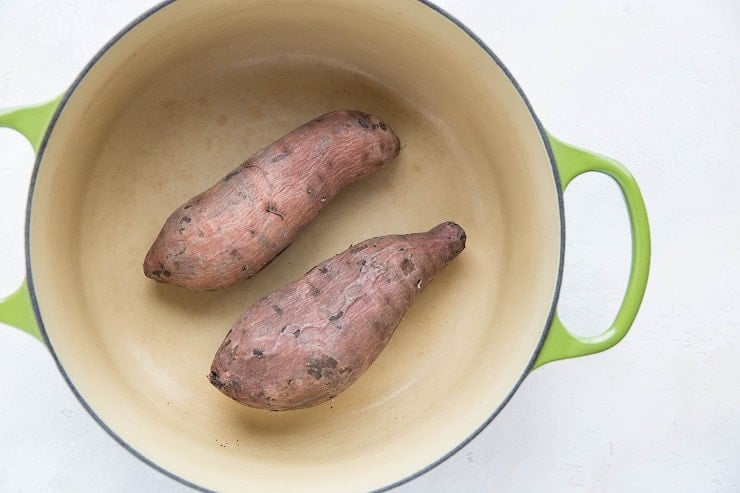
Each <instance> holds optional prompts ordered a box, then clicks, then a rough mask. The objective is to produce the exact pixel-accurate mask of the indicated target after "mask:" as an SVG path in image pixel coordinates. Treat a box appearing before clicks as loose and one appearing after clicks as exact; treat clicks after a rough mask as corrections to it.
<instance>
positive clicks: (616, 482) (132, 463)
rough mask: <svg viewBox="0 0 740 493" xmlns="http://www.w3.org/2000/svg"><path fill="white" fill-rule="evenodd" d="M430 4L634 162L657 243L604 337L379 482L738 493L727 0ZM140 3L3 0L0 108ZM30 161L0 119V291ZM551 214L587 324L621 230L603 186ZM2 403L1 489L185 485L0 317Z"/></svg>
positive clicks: (734, 27) (737, 299) (565, 131)
mask: <svg viewBox="0 0 740 493" xmlns="http://www.w3.org/2000/svg"><path fill="white" fill-rule="evenodd" d="M438 3H439V5H440V6H442V7H443V8H445V9H447V10H448V11H449V12H451V13H452V14H454V15H455V16H457V17H458V18H459V19H460V20H462V21H463V22H464V23H466V24H467V25H468V26H469V27H470V28H472V29H473V30H474V31H475V32H476V33H477V34H478V35H479V36H480V37H481V38H482V39H483V40H484V41H485V42H486V43H488V45H489V46H490V47H491V48H492V49H493V51H494V52H495V53H496V54H497V55H498V56H499V57H500V58H501V59H502V60H503V61H504V63H505V64H506V65H507V66H508V68H509V69H510V70H511V71H512V73H513V74H514V76H515V78H517V80H518V81H519V82H520V84H521V85H522V87H523V89H524V91H525V93H526V94H527V95H528V97H529V98H530V100H531V102H532V104H533V106H534V108H535V111H536V112H537V113H538V115H539V117H540V118H541V120H542V122H543V123H544V125H545V126H546V127H547V128H548V129H549V130H550V131H551V132H553V133H554V134H555V135H557V136H559V137H560V138H562V139H564V140H566V141H568V142H572V143H575V144H578V145H580V146H583V147H587V148H590V149H594V150H597V151H599V152H600V153H603V154H606V155H608V156H611V157H614V158H616V159H618V160H620V161H622V162H623V163H625V164H626V165H627V166H628V167H629V168H630V169H631V171H632V172H633V174H634V175H635V176H636V178H637V179H638V181H639V183H640V185H641V187H642V190H643V193H644V196H645V200H646V203H647V206H648V212H649V214H650V218H651V227H652V234H653V247H654V249H653V261H652V271H651V278H650V283H649V286H648V292H647V295H646V297H645V301H644V304H643V309H642V311H641V312H640V314H639V316H638V318H637V321H636V323H635V325H634V326H633V328H632V330H631V332H630V334H629V335H628V336H627V337H626V339H625V340H624V341H623V342H622V343H621V344H619V345H618V346H617V347H615V348H614V349H612V350H610V351H607V352H605V353H602V354H599V355H596V356H590V357H588V358H582V359H577V360H569V361H564V362H557V363H554V364H551V365H548V366H545V367H544V368H542V369H540V370H538V371H536V372H534V373H533V374H532V375H531V376H530V377H528V378H527V379H526V381H525V383H524V385H523V386H522V387H521V388H520V390H519V391H518V392H517V394H516V395H515V396H514V398H513V400H512V401H511V403H510V404H509V405H508V406H507V407H506V408H505V409H504V411H503V412H502V413H501V414H500V415H499V416H498V417H497V418H496V420H494V422H493V423H492V425H491V426H489V427H488V428H487V429H486V430H485V431H484V432H483V433H482V434H481V435H480V436H479V437H478V438H476V439H475V440H474V441H473V442H472V443H470V444H469V445H468V446H466V447H465V448H464V449H463V450H462V451H460V452H459V453H458V454H457V455H456V456H454V457H453V458H452V459H450V460H448V461H447V462H446V463H444V464H443V465H441V466H440V467H438V468H436V469H434V470H433V471H432V472H430V473H427V474H425V475H424V476H422V477H421V478H419V479H417V480H415V481H413V482H412V483H409V484H406V485H404V486H402V487H400V488H398V491H401V492H427V491H432V492H437V491H439V492H442V491H461V492H462V491H491V490H498V491H525V492H528V491H549V492H553V491H589V492H590V491H607V492H623V491H671V492H684V491H685V492H697V491H703V492H705V491H710V492H737V491H740V349H739V348H740V308H738V305H740V288H739V287H738V285H739V284H740V282H739V281H738V279H740V193H738V186H739V184H740V163H738V160H739V159H740V117H739V116H738V115H740V96H738V94H740V2H738V1H737V0H703V1H687V0H681V1H679V0H672V1H671V0H599V1H593V0H558V1H552V0H520V1H517V2H510V1H504V0H495V1H484V0H479V1H462V0H445V1H442V0H440V1H439V2H438ZM154 4H155V2H154V1H153V0H126V1H125V2H124V1H118V2H111V1H105V2H101V1H99V0H74V1H73V0H53V1H49V0H44V1H41V0H33V1H30V0H23V1H11V0H0V108H2V107H9V106H21V105H25V104H29V103H36V102H41V101H44V100H46V99H49V98H51V97H53V96H56V95H57V94H59V93H61V92H62V91H63V90H65V89H66V88H67V87H68V86H69V84H71V82H72V80H73V79H74V77H75V76H76V75H77V73H78V71H79V70H80V69H82V68H83V66H84V65H85V63H86V62H87V61H88V60H89V59H90V58H91V57H92V56H93V55H94V53H95V52H96V51H97V50H98V49H99V48H100V47H101V46H102V45H103V44H104V43H105V42H106V41H107V40H108V39H109V38H110V37H111V36H112V35H114V34H115V33H116V32H117V31H118V30H119V29H121V28H122V27H123V26H125V25H126V24H127V23H128V22H129V21H131V20H132V19H134V18H135V17H136V16H138V15H139V14H140V13H142V12H143V11H144V10H146V9H147V8H149V7H150V6H152V5H154ZM32 159H33V155H32V152H31V150H30V147H29V146H28V144H26V143H25V142H24V141H23V140H22V139H21V138H20V137H19V136H17V135H15V134H13V133H12V132H11V131H9V130H5V129H0V210H1V211H3V212H2V214H0V249H2V250H1V251H2V255H0V297H2V296H4V295H6V294H8V293H10V292H11V291H13V290H14V289H15V288H16V287H17V285H18V284H20V282H21V280H22V278H23V275H24V260H23V248H22V245H23V235H22V233H23V216H24V207H25V199H26V191H27V186H28V181H29V177H30V173H31V166H32ZM566 211H567V212H566V218H567V227H568V240H567V255H566V271H565V281H564V286H563V294H562V300H561V304H560V312H561V315H562V318H563V319H564V320H565V322H566V324H568V325H570V326H571V327H572V328H573V330H574V331H576V332H578V333H582V334H593V333H597V332H599V331H600V330H602V329H603V328H605V327H606V326H607V325H608V323H609V322H610V321H611V319H612V317H613V315H614V314H615V313H616V308H617V306H618V303H619V299H620V296H621V294H622V291H623V289H624V286H625V284H626V277H627V271H628V263H629V245H630V244H629V225H628V222H627V218H626V212H625V209H624V207H623V204H622V201H621V198H620V195H619V193H618V191H617V188H616V187H615V186H614V185H613V184H612V183H611V182H610V181H609V179H608V178H604V177H600V176H591V175H588V176H585V177H582V178H579V179H578V180H577V181H576V182H574V183H573V185H571V187H569V189H568V191H567V193H566ZM0 395H1V396H2V397H0V491H3V492H6V491H7V492H16V491H29V492H31V491H33V492H35V491H55V492H88V491H90V492H93V491H95V492H97V491H114V492H117V491H120V492H130V491H137V492H159V491H165V492H185V491H188V488H186V487H184V486H182V485H180V484H179V483H177V482H175V481H173V480H171V479H169V478H167V477H165V476H163V475H162V474H160V473H158V472H156V471H155V470H153V469H151V468H150V467H148V466H146V465H145V464H143V463H142V462H140V461H139V460H138V459H136V458H134V457H133V456H132V455H130V454H129V453H128V452H126V451H125V450H124V449H123V448H121V447H120V446H119V445H118V444H117V443H115V442H114V440H113V439H112V438H110V437H109V436H108V435H107V434H106V433H105V432H104V431H103V430H102V429H101V428H100V427H99V426H98V425H97V424H96V423H95V422H94V421H93V420H92V419H91V418H90V417H89V416H88V415H87V414H86V412H85V411H84V410H83V409H82V407H81V406H80V405H79V403H78V402H77V401H76V400H75V398H74V397H73V395H72V393H71V392H70V390H69V389H68V388H67V386H66V384H65V383H64V381H63V379H62V378H61V376H60V374H59V372H58V370H57V369H56V367H55V366H54V364H53V362H52V358H51V357H50V355H49V353H48V351H47V350H46V349H45V348H44V347H43V346H42V345H41V344H39V343H38V341H36V340H34V339H32V338H31V337H29V336H27V335H25V334H23V333H21V332H19V331H17V330H14V329H12V328H10V327H7V326H4V325H2V324H0ZM389 460H392V458H389Z"/></svg>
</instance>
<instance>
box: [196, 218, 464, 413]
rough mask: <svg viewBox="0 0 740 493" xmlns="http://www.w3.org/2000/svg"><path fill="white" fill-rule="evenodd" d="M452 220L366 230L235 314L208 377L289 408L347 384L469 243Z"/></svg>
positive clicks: (256, 403) (234, 392)
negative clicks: (404, 229) (390, 231)
mask: <svg viewBox="0 0 740 493" xmlns="http://www.w3.org/2000/svg"><path fill="white" fill-rule="evenodd" d="M465 241H466V235H465V232H464V231H463V229H462V228H461V227H460V226H458V225H457V224H455V223H443V224H440V225H438V226H436V227H435V228H433V229H431V230H429V231H427V232H425V233H412V234H407V235H391V236H383V237H378V238H371V239H369V240H366V241H363V242H362V243H358V244H357V245H354V246H352V247H350V248H349V249H348V250H345V251H344V252H342V253H340V254H338V255H336V256H334V257H332V258H331V259H329V260H326V261H324V262H322V263H320V264H319V265H317V266H316V267H314V268H313V269H311V270H310V271H308V272H307V273H306V274H305V275H304V276H303V277H301V278H300V279H298V280H296V281H294V282H292V283H290V284H287V285H285V286H283V287H282V288H279V289H278V290H276V291H274V292H273V293H272V294H270V295H268V296H266V297H265V298H263V299H262V300H260V301H258V302H257V303H255V304H254V305H252V306H251V307H249V308H248V309H247V310H246V312H244V314H243V315H242V316H241V317H240V318H239V320H238V321H237V322H236V324H235V325H234V326H233V327H232V328H231V330H230V331H229V333H228V335H227V336H226V338H225V339H224V341H223V343H222V344H221V346H220V348H219V349H218V351H217V353H216V356H215V358H214V360H213V363H212V365H211V372H210V374H209V380H210V381H211V383H212V384H213V385H214V386H216V387H217V388H218V389H219V390H221V392H223V393H224V394H226V395H227V396H229V397H231V398H232V399H234V400H236V401H237V402H240V403H242V404H244V405H246V406H250V407H255V408H261V409H269V410H289V409H299V408H305V407H310V406H314V405H317V404H320V403H322V402H324V401H326V400H328V399H330V398H332V397H334V396H336V395H338V394H339V393H340V392H342V391H343V390H345V389H346V388H347V387H349V386H350V385H351V384H352V383H354V382H355V381H356V380H357V378H358V377H359V376H360V375H361V374H362V373H363V372H364V371H365V370H366V369H367V368H368V367H369V366H370V364H371V363H372V362H373V361H375V359H376V358H377V357H378V355H379V354H380V353H381V351H382V350H383V349H384V348H385V346H386V344H387V343H388V341H389V339H390V338H391V336H392V335H393V332H394V331H395V329H396V327H397V325H398V324H399V322H400V321H401V319H402V317H403V315H404V313H405V312H406V310H407V309H408V308H409V306H410V305H411V303H412V302H413V300H414V299H415V297H416V296H417V295H418V293H420V292H421V291H422V290H423V289H424V288H425V287H426V286H427V284H429V282H430V281H431V280H432V278H434V276H435V275H437V274H438V273H439V272H440V271H441V270H442V269H443V268H444V267H445V266H446V265H447V264H448V263H449V262H450V261H451V260H452V259H453V258H455V257H456V256H457V255H458V254H459V253H460V252H461V251H462V250H463V249H464V248H465Z"/></svg>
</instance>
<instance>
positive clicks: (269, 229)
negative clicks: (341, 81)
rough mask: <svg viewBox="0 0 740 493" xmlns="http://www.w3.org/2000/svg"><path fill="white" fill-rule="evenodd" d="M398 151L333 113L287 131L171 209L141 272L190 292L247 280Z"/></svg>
mask: <svg viewBox="0 0 740 493" xmlns="http://www.w3.org/2000/svg"><path fill="white" fill-rule="evenodd" d="M399 149H400V142H399V139H398V137H397V136H396V135H395V134H394V133H393V131H392V130H391V128H390V127H389V126H388V125H387V124H385V123H384V122H382V121H380V120H378V119H377V118H375V117H374V116H371V115H369V114H367V113H361V112H358V111H335V112H332V113H328V114H326V115H323V116H320V117H318V118H316V119H314V120H312V121H310V122H308V123H306V124H304V125H302V126H301V127H299V128H297V129H295V130H293V131H292V132H290V133H289V134H287V135H285V136H284V137H282V138H281V139H279V140H278V141H276V142H275V143H273V144H271V145H270V146H268V147H266V148H264V149H263V150H261V151H259V152H258V153H256V154H254V155H253V156H252V157H250V158H249V159H247V160H246V162H244V163H243V164H242V165H240V166H238V167H237V168H236V169H234V170H233V171H231V172H230V173H229V174H227V175H226V176H225V177H224V178H223V179H221V180H220V181H219V182H218V183H216V184H215V185H214V186H212V187H211V188H209V189H208V190H206V191H205V192H203V193H201V194H200V195H198V196H196V197H193V198H192V199H190V200H188V201H187V202H185V203H184V204H183V205H181V206H180V207H178V208H177V210H175V212H173V213H172V215H170V217H169V218H168V219H167V221H166V222H165V224H164V226H163V227H162V230H161V231H160V233H159V235H158V236H157V238H156V240H155V241H154V244H153V245H152V246H151V248H150V249H149V252H148V253H147V255H146V258H145V260H144V274H145V275H146V276H148V277H150V278H152V279H154V280H156V281H159V282H164V283H171V284H176V285H178V286H183V287H186V288H190V289H197V290H215V289H218V288H222V287H226V286H229V285H232V284H235V283H236V282H238V281H241V280H243V279H247V278H249V277H251V276H253V275H254V274H255V273H257V272H258V271H259V270H260V269H262V268H263V267H264V266H266V265H267V264H268V263H269V262H270V261H271V260H272V259H274V258H275V257H276V256H277V255H279V254H280V253H281V252H282V251H283V250H284V249H285V248H287V247H288V246H289V245H290V244H291V243H292V242H293V240H295V238H296V237H297V236H298V234H299V233H300V231H301V230H302V229H303V228H304V226H306V225H307V224H308V223H309V222H310V221H311V220H312V219H313V218H314V217H316V215H317V214H318V213H319V211H320V210H321V209H322V208H323V207H324V206H325V205H326V204H327V203H328V202H329V201H330V200H331V199H332V198H333V197H334V196H336V195H337V194H338V193H339V192H340V191H341V190H342V189H343V188H344V187H345V186H347V185H348V184H350V183H352V182H354V181H355V180H358V179H359V178H361V177H363V176H366V175H369V174H371V173H373V172H374V171H376V170H377V169H378V168H380V167H381V166H382V165H383V164H385V163H386V162H387V161H389V160H390V159H391V158H393V157H395V156H396V155H397V154H398V152H399Z"/></svg>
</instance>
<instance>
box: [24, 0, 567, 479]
mask: <svg viewBox="0 0 740 493" xmlns="http://www.w3.org/2000/svg"><path fill="white" fill-rule="evenodd" d="M413 1H416V2H419V3H421V4H422V5H424V6H426V7H428V8H429V9H430V10H432V11H433V12H435V13H436V14H439V15H441V16H442V17H444V18H445V19H446V20H448V21H450V22H452V23H453V24H454V25H455V26H456V27H458V28H459V29H461V30H462V31H463V32H464V33H465V34H466V35H467V36H469V37H470V38H471V39H472V40H473V41H475V43H476V44H477V45H478V46H479V47H480V48H481V49H482V50H483V51H484V52H485V53H486V54H487V55H488V56H489V57H490V58H491V60H492V61H493V62H494V63H495V64H496V65H497V66H498V67H499V68H500V69H501V70H502V71H503V73H504V74H505V75H506V77H507V79H508V80H509V81H510V82H511V84H512V85H513V86H514V89H515V90H516V92H517V94H518V95H519V97H520V98H521V99H522V101H523V102H524V104H525V106H526V108H527V111H528V112H529V114H530V116H531V118H532V120H533V121H534V123H535V125H536V127H537V131H538V132H539V134H540V137H541V140H542V143H543V144H544V146H545V149H546V151H547V156H548V160H549V162H550V167H551V169H552V176H553V178H554V181H555V183H554V184H555V189H556V193H557V199H558V212H559V216H558V217H559V220H560V256H559V261H558V264H559V265H558V273H557V279H556V282H555V287H554V292H553V300H552V303H551V305H550V309H549V312H548V316H547V321H546V323H545V326H544V328H543V329H542V334H541V336H540V338H539V341H538V342H537V345H536V347H535V348H534V351H533V353H532V356H531V357H530V359H529V362H528V363H527V365H526V367H525V368H524V371H523V372H522V374H521V375H520V376H519V378H518V379H517V381H516V382H514V384H513V385H512V387H511V390H510V391H509V392H508V393H507V395H506V397H505V398H504V399H503V400H502V401H501V403H500V404H499V405H498V406H497V407H496V409H494V411H493V412H492V413H491V415H490V416H489V417H488V418H487V419H486V420H484V421H483V422H482V423H481V424H480V425H479V426H478V427H477V428H476V429H475V430H473V432H472V433H470V434H469V435H468V436H467V437H465V438H464V439H463V440H461V441H460V443H459V444H458V445H457V446H456V447H454V448H452V449H451V450H449V451H448V452H447V453H445V454H444V455H443V456H441V457H439V458H438V459H436V460H435V461H433V462H431V463H430V464H428V465H426V466H425V467H423V468H421V469H419V470H417V471H414V472H413V473H411V474H408V475H407V476H405V477H404V478H402V479H400V480H398V481H395V482H393V483H390V484H388V485H385V486H382V487H380V488H378V489H376V490H373V491H374V492H383V491H388V490H391V489H393V488H396V487H398V486H401V485H402V484H405V483H408V482H410V481H412V480H414V479H416V478H418V477H420V476H422V475H423V474H425V473H427V472H429V471H430V470H432V469H434V468H435V467H437V466H439V465H440V464H442V463H443V462H445V461H446V460H447V459H449V458H450V457H452V456H453V455H455V454H457V453H458V452H459V451H460V450H461V449H462V448H463V447H465V446H466V445H468V444H469V443H470V442H471V441H472V440H473V439H474V438H475V437H477V436H478V435H479V434H480V433H481V432H482V431H483V430H484V429H485V428H487V427H488V425H489V424H490V423H491V422H492V421H493V420H494V419H495V418H496V416H498V414H499V413H500V412H501V411H502V410H503V408H504V407H506V405H507V404H508V403H509V401H510V400H511V398H512V397H513V396H514V394H515V393H516V392H517V390H519V387H520V386H521V384H522V382H524V379H525V378H526V377H527V376H528V375H529V373H530V372H531V371H532V370H533V369H534V364H535V361H536V360H537V356H538V355H539V353H540V351H541V350H542V346H543V344H544V342H545V339H546V338H547V335H548V333H549V331H550V327H551V326H552V322H553V318H554V316H555V310H556V307H557V302H558V299H559V296H560V288H561V284H562V279H563V265H564V259H565V210H564V201H563V188H562V184H561V180H560V175H559V172H558V168H557V165H556V163H555V157H554V154H553V151H552V148H551V146H550V140H549V139H548V138H547V133H546V132H545V129H544V127H543V126H542V123H541V122H540V119H539V118H538V117H537V114H536V113H535V111H534V109H533V108H532V105H531V104H530V102H529V99H527V96H526V95H525V93H524V91H523V90H522V88H521V86H520V85H519V83H518V82H517V81H516V79H515V78H514V76H513V75H512V73H511V72H510V71H509V69H508V68H506V66H505V65H504V63H503V62H502V61H501V59H499V57H498V56H497V55H496V54H495V53H494V52H493V50H491V48H489V47H488V45H486V43H485V42H484V41H483V40H482V39H481V38H480V37H478V35H476V34H475V33H474V32H473V31H472V30H471V29H470V28H468V27H467V26H466V25H465V24H463V23H462V22H461V21H460V20H459V19H457V18H456V17H455V16H453V15H452V14H450V13H449V12H447V11H446V10H444V9H443V8H441V7H439V6H438V5H435V4H434V3H432V2H431V1H430V0H413ZM175 2H177V0H163V1H162V2H161V3H159V4H157V5H154V6H153V7H151V8H150V9H148V10H146V11H144V12H143V13H142V14H140V15H139V16H138V17H136V18H135V19H133V20H132V21H130V22H129V23H128V24H127V25H126V26H124V27H123V28H122V29H121V30H120V31H118V32H117V33H116V34H115V35H114V36H113V37H112V38H111V39H110V40H108V42H106V43H105V44H104V45H103V46H102V47H101V48H100V50H98V52H97V53H95V55H94V56H93V57H92V58H91V59H90V60H89V61H88V62H87V64H86V65H85V67H84V68H83V69H82V70H81V71H80V73H79V74H78V75H77V77H76V78H75V80H74V81H73V82H72V84H71V85H70V87H69V88H68V89H67V90H66V91H65V93H64V95H63V96H62V98H61V101H60V103H59V105H58V106H57V108H56V109H55V111H54V114H53V115H52V117H51V120H50V122H49V124H48V126H47V128H46V131H45V133H44V137H43V139H42V141H41V144H40V146H39V151H38V153H37V155H36V159H35V162H34V167H33V171H32V174H31V182H30V186H29V192H28V199H27V202H26V217H25V233H24V240H25V257H26V259H25V260H26V278H27V279H28V290H29V294H30V300H31V306H32V307H33V311H34V314H35V316H36V320H37V322H38V326H39V330H40V332H41V336H42V338H43V341H44V344H45V345H46V346H47V347H48V348H49V351H50V352H51V355H52V357H53V358H54V362H55V363H56V366H57V368H58V369H59V371H60V373H61V374H62V376H63V378H64V380H65V381H66V382H67V385H68V386H69V388H70V389H71V390H72V393H73V394H74V395H75V397H76V398H77V400H78V401H79V402H80V404H82V407H83V408H84V409H85V410H86V411H87V412H88V414H89V415H90V416H92V418H93V419H94V420H95V422H97V423H98V425H100V427H101V428H103V430H105V431H106V432H107V433H108V434H109V435H110V436H111V437H113V439H114V440H115V441H116V442H118V443H119V444H120V445H121V446H122V447H123V448H124V449H126V450H127V451H129V452H130V453H131V454H132V455H134V456H135V457H137V458H138V459H139V460H141V461H142V462H144V463H145V464H147V465H148V466H150V467H152V468H153V469H155V470H157V471H159V472H160V473H162V474H164V475H165V476H167V477H169V478H172V479H174V480H175V481H177V482H179V483H181V484H184V485H186V486H188V487H190V488H193V489H195V490H198V491H204V492H210V491H213V490H210V489H208V488H206V487H205V486H201V485H198V484H196V483H193V482H191V481H189V480H187V479H185V478H183V477H181V476H179V475H177V474H175V473H173V472H171V471H168V470H167V469H165V468H164V467H162V466H160V465H159V464H157V463H156V462H154V461H153V460H152V459H149V458H148V457H146V456H145V455H144V454H142V453H141V452H139V451H138V450H136V449H135V448H134V447H133V446H132V445H130V444H129V443H128V442H126V441H125V440H124V439H123V438H122V437H120V436H119V435H118V434H117V433H116V432H115V431H113V430H112V429H111V428H110V427H109V426H108V425H107V424H106V423H105V422H104V421H103V420H102V418H100V416H98V415H97V414H96V413H95V411H94V410H93V409H92V408H91V407H90V405H89V404H88V403H87V401H86V400H85V398H84V397H83V396H82V395H81V394H80V392H79V391H78V390H77V388H76V387H75V386H74V384H73V382H72V380H71V378H70V377H69V375H68V374H67V372H66V371H65V369H64V366H63V364H62V362H61V360H60V359H59V356H58V355H57V353H56V352H55V351H54V347H53V345H52V344H51V340H50V338H49V335H48V333H47V330H46V326H45V324H44V321H43V317H42V316H41V309H40V307H39V304H38V300H37V298H36V291H35V285H34V280H33V275H32V270H31V250H30V224H31V207H32V204H33V195H34V190H35V185H36V178H37V175H38V172H39V170H40V167H41V161H42V159H43V155H44V151H45V150H46V145H47V143H48V140H49V138H50V137H51V134H52V132H53V129H54V126H55V125H56V122H57V120H58V118H59V115H60V114H61V112H62V111H63V109H64V107H65V106H66V104H67V101H68V100H69V97H70V96H71V95H72V93H73V92H74V91H75V90H76V89H77V87H78V86H79V84H80V83H81V82H82V80H83V79H84V78H85V77H86V76H87V73H88V72H89V71H90V70H91V69H92V68H93V67H94V66H95V65H96V64H97V62H98V61H99V60H100V59H101V58H102V57H103V56H105V55H106V54H107V53H108V50H110V49H111V48H112V47H113V45H115V44H116V43H117V42H118V41H119V40H120V39H121V38H123V37H124V36H125V35H126V34H128V33H129V32H130V31H131V30H133V29H134V28H135V27H136V26H138V25H139V24H140V23H142V22H143V21H145V20H147V19H149V18H150V17H151V16H153V15H154V14H156V13H158V12H159V11H161V10H163V9H164V8H166V7H168V6H169V5H171V4H174V3H175Z"/></svg>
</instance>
